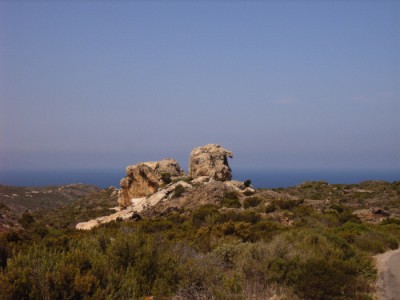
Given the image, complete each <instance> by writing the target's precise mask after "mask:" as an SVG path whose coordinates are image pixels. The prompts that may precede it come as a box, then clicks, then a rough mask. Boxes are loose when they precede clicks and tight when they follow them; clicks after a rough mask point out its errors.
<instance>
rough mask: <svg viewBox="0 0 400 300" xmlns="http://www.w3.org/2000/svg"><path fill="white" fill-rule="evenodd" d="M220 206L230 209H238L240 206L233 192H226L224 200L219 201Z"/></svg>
mask: <svg viewBox="0 0 400 300" xmlns="http://www.w3.org/2000/svg"><path fill="white" fill-rule="evenodd" d="M221 205H222V206H225V207H231V208H240V207H242V205H241V204H240V201H239V198H238V196H237V195H236V193H234V192H226V193H225V194H224V198H223V199H222V201H221Z"/></svg>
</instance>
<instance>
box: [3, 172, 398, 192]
mask: <svg viewBox="0 0 400 300" xmlns="http://www.w3.org/2000/svg"><path fill="white" fill-rule="evenodd" d="M124 176H125V170H79V171H76V170H75V171H74V170H68V171H65V170H40V171H39V170H29V171H0V184H3V185H14V186H47V185H64V184H70V183H85V184H94V185H97V186H99V187H101V188H106V187H109V186H115V187H119V181H120V179H121V178H122V177H124ZM233 179H236V180H241V181H244V180H246V179H250V180H251V181H252V185H253V186H254V187H256V188H279V187H289V186H295V185H298V184H301V183H303V182H305V181H320V180H323V181H327V182H329V183H344V184H350V183H359V182H361V181H365V180H385V181H389V182H392V181H398V180H400V170H236V171H234V172H233Z"/></svg>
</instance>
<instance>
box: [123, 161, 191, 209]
mask: <svg viewBox="0 0 400 300" xmlns="http://www.w3.org/2000/svg"><path fill="white" fill-rule="evenodd" d="M165 173H168V174H169V175H170V176H171V177H172V178H174V177H178V176H181V175H183V170H182V169H181V167H180V166H179V164H178V162H177V161H176V160H173V159H171V158H166V159H163V160H160V161H156V162H143V163H139V164H136V165H132V166H128V167H127V168H126V177H124V178H122V179H121V182H120V187H121V188H120V190H119V195H118V204H119V205H120V206H121V207H128V206H130V205H132V203H131V199H132V198H141V197H148V196H150V195H152V194H154V193H155V192H157V190H158V188H159V187H160V185H161V184H162V183H163V181H162V179H161V176H162V174H165Z"/></svg>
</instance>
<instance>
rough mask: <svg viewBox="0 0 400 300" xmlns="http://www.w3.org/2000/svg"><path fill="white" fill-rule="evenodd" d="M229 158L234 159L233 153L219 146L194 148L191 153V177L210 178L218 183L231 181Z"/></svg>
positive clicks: (211, 145)
mask: <svg viewBox="0 0 400 300" xmlns="http://www.w3.org/2000/svg"><path fill="white" fill-rule="evenodd" d="M228 157H233V154H232V152H231V151H229V150H227V149H225V148H222V147H221V146H220V145H217V144H208V145H205V146H202V147H198V148H194V149H193V150H192V152H191V153H190V159H189V176H190V177H192V178H197V177H200V176H208V177H211V178H213V179H215V180H218V181H226V180H231V179H232V170H231V168H230V167H229V164H228Z"/></svg>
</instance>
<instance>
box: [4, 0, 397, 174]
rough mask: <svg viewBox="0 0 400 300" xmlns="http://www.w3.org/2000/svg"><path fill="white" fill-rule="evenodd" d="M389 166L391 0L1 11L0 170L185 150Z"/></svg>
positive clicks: (101, 165) (393, 149) (279, 164)
mask: <svg viewBox="0 0 400 300" xmlns="http://www.w3.org/2000/svg"><path fill="white" fill-rule="evenodd" d="M208 143H217V144H221V145H222V146H223V147H225V148H227V149H229V150H231V151H232V152H233V154H234V158H233V159H232V160H231V161H230V164H231V166H233V167H235V168H245V169H332V168H335V169H400V1H361V0H357V1H345V0H342V1H289V0H287V1H273V0H270V1H206V0H204V1H202V0H200V1H11V0H10V1H8V0H2V1H0V170H34V169H57V170H62V169H68V170H73V169H110V168H113V169H118V168H122V169H123V168H125V166H127V165H129V164H134V163H137V162H140V161H153V160H159V159H162V158H164V157H173V158H175V159H177V160H178V162H179V163H180V164H181V165H182V166H183V167H187V164H188V159H189V154H190V151H191V150H192V148H194V147H198V146H201V145H205V144H208Z"/></svg>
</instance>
